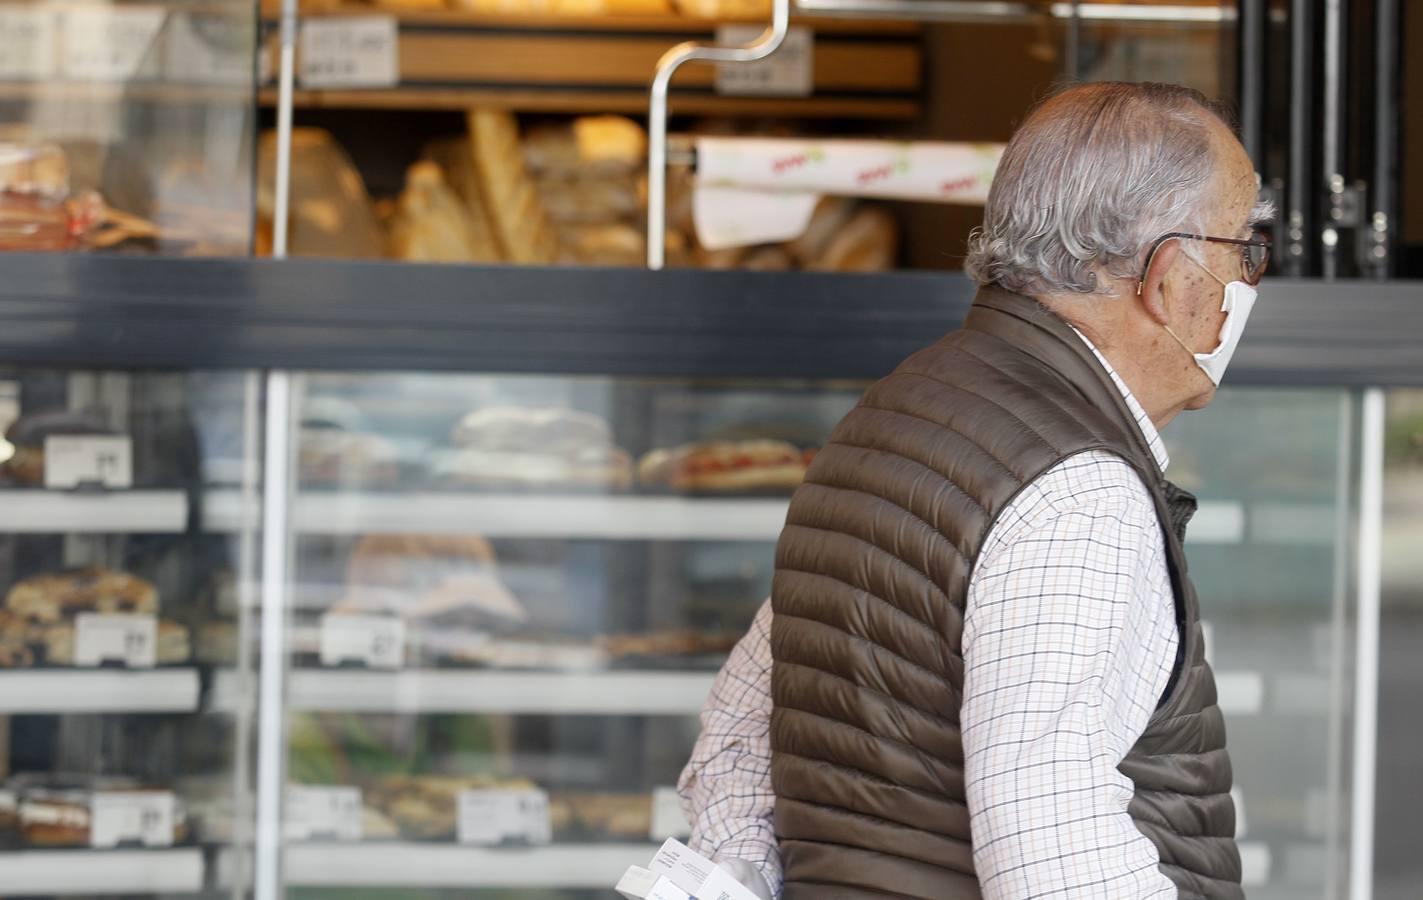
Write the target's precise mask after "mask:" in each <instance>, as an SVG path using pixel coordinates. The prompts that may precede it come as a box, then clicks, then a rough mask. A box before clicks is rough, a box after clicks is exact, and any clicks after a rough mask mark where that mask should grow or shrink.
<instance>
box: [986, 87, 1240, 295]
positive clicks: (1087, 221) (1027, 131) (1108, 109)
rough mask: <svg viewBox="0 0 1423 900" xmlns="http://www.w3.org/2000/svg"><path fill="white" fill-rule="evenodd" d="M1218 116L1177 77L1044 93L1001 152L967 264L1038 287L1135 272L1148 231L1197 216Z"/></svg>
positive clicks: (1023, 289)
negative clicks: (1173, 81) (1169, 80)
mask: <svg viewBox="0 0 1423 900" xmlns="http://www.w3.org/2000/svg"><path fill="white" fill-rule="evenodd" d="M1212 116H1214V117H1215V118H1217V119H1220V120H1221V121H1222V122H1224V121H1226V116H1225V115H1224V113H1223V112H1222V111H1221V110H1220V109H1219V108H1218V107H1216V106H1215V105H1213V104H1212V103H1211V102H1210V101H1209V100H1207V99H1206V98H1205V96H1204V95H1202V94H1201V93H1200V92H1198V91H1194V90H1191V89H1189V88H1183V87H1177V86H1175V85H1165V84H1127V83H1120V82H1101V83H1096V84H1084V85H1077V86H1075V87H1070V88H1067V89H1066V90H1064V91H1062V92H1060V93H1058V94H1056V95H1055V96H1053V97H1051V98H1049V99H1048V100H1047V101H1046V102H1044V103H1043V104H1042V105H1041V106H1039V107H1038V108H1037V109H1036V110H1035V111H1034V112H1033V113H1032V114H1031V115H1030V116H1029V117H1028V119H1027V121H1026V122H1025V123H1023V126H1022V127H1021V128H1019V129H1018V131H1017V133H1016V134H1014V135H1013V139H1012V140H1011V141H1009V143H1008V147H1007V149H1006V150H1004V152H1003V159H1002V161H1001V162H1000V163H999V164H998V171H997V173H996V174H995V175H994V177H993V186H992V188H991V189H990V190H989V192H988V203H987V205H986V207H985V208H984V214H983V225H982V226H981V227H980V228H977V229H975V230H974V232H973V234H972V235H971V236H970V237H969V251H968V258H967V259H966V260H965V263H964V269H965V270H966V271H967V272H968V273H969V275H971V276H972V277H973V278H974V279H975V280H977V281H978V282H979V283H980V284H997V285H999V286H1001V287H1004V288H1007V289H1008V290H1011V291H1017V292H1019V293H1023V294H1031V295H1038V296H1043V295H1050V294H1066V293H1079V294H1087V293H1095V292H1099V291H1105V290H1107V289H1108V286H1107V285H1105V284H1102V283H1101V281H1100V280H1099V277H1100V276H1101V275H1104V274H1105V275H1106V276H1108V277H1109V278H1132V279H1135V278H1136V277H1137V276H1138V275H1139V274H1140V267H1141V266H1142V265H1143V264H1144V262H1145V259H1144V257H1145V255H1146V252H1147V250H1148V248H1149V247H1150V245H1151V243H1152V241H1154V240H1155V239H1156V238H1158V237H1160V236H1161V235H1162V234H1165V233H1166V232H1168V231H1181V230H1198V229H1199V228H1200V225H1199V224H1198V223H1199V220H1200V219H1201V217H1202V213H1203V204H1204V203H1205V202H1207V200H1208V194H1209V192H1208V191H1207V190H1206V188H1207V186H1208V184H1209V183H1210V180H1211V175H1212V174H1213V172H1214V170H1215V162H1216V161H1215V158H1214V153H1212V152H1211V147H1210V132H1209V127H1208V126H1209V121H1210V117H1212Z"/></svg>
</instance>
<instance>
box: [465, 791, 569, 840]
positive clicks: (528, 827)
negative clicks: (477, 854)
mask: <svg viewBox="0 0 1423 900" xmlns="http://www.w3.org/2000/svg"><path fill="white" fill-rule="evenodd" d="M551 840H553V826H552V824H551V823H550V821H549V815H548V794H547V793H545V792H544V791H540V790H532V789H526V790H470V791H460V795H459V841H460V843H462V844H482V845H486V846H488V845H491V844H502V843H504V842H505V841H523V842H527V843H530V844H547V843H549V842H550V841H551Z"/></svg>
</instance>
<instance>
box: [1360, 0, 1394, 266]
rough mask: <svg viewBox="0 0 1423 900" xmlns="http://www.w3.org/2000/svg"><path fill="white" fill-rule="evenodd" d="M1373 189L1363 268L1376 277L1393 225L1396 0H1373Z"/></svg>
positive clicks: (1387, 263)
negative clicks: (1371, 211)
mask: <svg viewBox="0 0 1423 900" xmlns="http://www.w3.org/2000/svg"><path fill="white" fill-rule="evenodd" d="M1374 17H1375V18H1374V190H1373V197H1374V203H1373V214H1372V215H1371V216H1370V217H1369V240H1368V242H1367V247H1368V259H1367V260H1366V264H1365V268H1366V269H1367V270H1368V271H1370V272H1372V273H1373V276H1374V277H1375V278H1378V279H1386V278H1388V276H1389V269H1390V256H1391V255H1392V254H1391V249H1392V248H1391V247H1390V246H1389V230H1390V228H1391V227H1392V225H1393V210H1394V207H1395V204H1394V197H1393V191H1394V172H1393V168H1394V158H1395V156H1396V154H1397V146H1396V141H1397V140H1398V94H1397V90H1396V79H1397V69H1398V65H1399V54H1398V46H1399V40H1398V33H1399V29H1400V27H1401V26H1402V22H1401V20H1400V16H1399V14H1398V0H1376V2H1375V6H1374Z"/></svg>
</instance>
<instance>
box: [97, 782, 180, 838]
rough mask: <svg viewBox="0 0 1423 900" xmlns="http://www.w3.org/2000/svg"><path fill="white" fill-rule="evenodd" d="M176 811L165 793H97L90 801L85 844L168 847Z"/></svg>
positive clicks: (174, 802)
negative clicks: (90, 816) (89, 816)
mask: <svg viewBox="0 0 1423 900" xmlns="http://www.w3.org/2000/svg"><path fill="white" fill-rule="evenodd" d="M176 808H177V801H176V800H175V799H174V797H173V795H172V794H171V793H168V792H167V791H100V792H99V793H96V794H94V796H93V800H92V807H91V815H92V819H91V821H90V827H89V843H90V844H92V845H93V846H95V847H117V846H119V845H120V844H142V845H143V846H145V847H171V846H172V845H173V820H174V817H175V810H176Z"/></svg>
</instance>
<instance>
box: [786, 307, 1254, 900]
mask: <svg viewBox="0 0 1423 900" xmlns="http://www.w3.org/2000/svg"><path fill="white" fill-rule="evenodd" d="M1093 451H1105V452H1107V453H1109V454H1111V455H1114V456H1116V457H1119V458H1121V459H1123V460H1125V461H1127V462H1128V463H1130V464H1131V465H1132V467H1133V468H1134V469H1135V470H1136V471H1137V472H1138V473H1139V474H1140V477H1141V479H1142V483H1143V484H1144V485H1146V487H1147V489H1148V491H1150V492H1151V493H1152V495H1153V499H1154V501H1155V502H1156V505H1157V507H1158V510H1157V511H1158V513H1159V514H1160V515H1161V518H1162V519H1163V520H1165V519H1167V518H1168V516H1167V514H1166V511H1167V501H1166V498H1165V496H1164V495H1163V494H1162V490H1163V486H1162V485H1161V484H1160V474H1159V471H1158V469H1157V465H1156V462H1155V460H1154V459H1153V457H1152V455H1151V453H1150V450H1149V448H1148V447H1147V446H1146V442H1145V439H1144V437H1143V436H1142V434H1141V432H1140V430H1139V429H1138V428H1137V425H1136V423H1135V422H1134V421H1133V419H1132V417H1131V416H1130V414H1129V413H1128V411H1127V408H1126V406H1125V404H1124V403H1123V401H1122V398H1121V396H1120V395H1119V394H1117V393H1116V392H1115V390H1114V389H1113V387H1112V385H1111V381H1110V378H1109V376H1108V374H1107V372H1106V371H1105V369H1103V368H1102V367H1101V366H1100V365H1099V364H1097V363H1096V361H1095V360H1094V359H1093V357H1092V354H1091V352H1090V351H1089V350H1088V348H1087V347H1086V345H1085V344H1083V343H1082V342H1081V341H1080V339H1079V338H1077V336H1075V335H1074V334H1073V333H1072V331H1071V330H1070V328H1068V326H1067V325H1066V323H1063V322H1061V321H1060V320H1058V319H1057V318H1056V317H1055V316H1052V315H1051V314H1050V313H1048V312H1047V311H1046V310H1045V309H1043V308H1042V307H1040V306H1038V304H1036V303H1035V302H1033V301H1031V300H1029V299H1027V298H1023V297H1019V296H1017V295H1012V294H1008V293H1006V292H1001V291H986V292H985V295H984V296H981V297H980V302H979V305H978V306H976V307H975V312H974V314H973V315H972V316H971V318H970V325H969V328H968V329H967V330H966V331H964V332H960V333H957V334H955V335H953V336H950V337H949V338H947V339H946V340H945V341H943V342H940V343H939V344H937V345H935V346H934V347H932V348H930V349H929V350H926V351H924V352H922V353H920V354H917V355H916V356H915V357H912V358H911V359H910V360H908V361H907V362H906V363H905V364H904V365H903V366H901V367H900V369H898V370H897V371H896V372H895V373H894V374H893V375H891V376H889V377H888V378H886V379H885V380H884V381H882V382H880V383H879V384H877V385H876V386H875V387H873V388H871V390H870V391H869V392H868V393H867V394H866V396H865V399H864V401H863V402H862V404H861V405H860V407H858V408H857V409H856V410H855V411H854V412H852V413H851V414H850V415H849V416H847V417H846V419H845V420H844V422H842V423H841V425H840V426H839V427H838V428H837V429H836V432H835V434H834V435H833V436H832V438H831V441H830V444H829V445H828V447H827V448H826V450H825V451H823V452H822V454H821V455H820V456H819V457H817V461H816V463H815V465H814V466H813V467H812V470H811V472H810V475H809V477H808V479H807V484H806V485H805V486H804V487H802V488H801V489H800V491H798V492H797V494H796V497H795V499H794V500H793V501H792V504H791V510H790V514H789V516H788V519H787V527H786V530H785V531H784V532H783V535H782V538H781V543H780V545H779V546H778V550H777V574H776V579H775V582H774V587H773V594H772V602H773V607H774V610H775V618H774V626H773V636H772V648H773V652H774V656H775V667H774V696H775V713H774V717H773V721H772V729H771V738H772V747H773V777H774V784H775V789H776V794H777V806H776V829H777V836H778V838H779V840H780V847H781V854H782V857H783V860H784V864H785V873H786V887H785V896H786V897H787V898H788V900H795V898H798V897H807V898H809V897H817V898H823V897H842V898H856V897H865V898H869V897H878V896H896V895H898V896H908V897H923V898H943V897H977V896H978V895H979V887H978V875H977V872H976V870H975V868H974V864H973V858H974V852H975V847H974V845H973V842H972V839H971V835H970V829H969V812H968V810H969V807H968V802H967V801H968V796H967V793H966V790H965V776H964V753H963V744H962V742H963V735H962V734H961V732H960V728H959V725H960V712H961V707H962V703H963V700H964V691H965V684H964V673H965V662H964V658H963V647H962V635H963V628H964V613H965V609H966V600H967V596H968V592H969V584H970V580H971V579H972V577H973V576H974V567H975V563H976V561H977V559H978V556H979V552H980V550H981V549H982V543H983V540H984V538H985V537H986V536H987V535H988V534H989V532H990V530H991V529H992V528H993V526H994V525H995V523H996V521H997V518H998V515H999V514H1000V513H1001V512H1002V511H1003V510H1004V509H1005V507H1007V506H1008V504H1009V503H1010V502H1011V501H1012V500H1013V499H1014V498H1015V497H1017V496H1018V495H1019V493H1020V492H1021V491H1022V490H1023V489H1024V487H1025V486H1027V485H1031V484H1032V483H1033V482H1035V481H1036V480H1037V479H1038V478H1039V477H1040V476H1042V475H1043V473H1045V472H1047V471H1049V470H1050V469H1053V468H1054V467H1056V466H1058V465H1059V464H1061V463H1063V462H1064V460H1068V459H1071V458H1073V457H1076V456H1078V455H1080V454H1084V453H1089V452H1093ZM1166 546H1167V556H1168V570H1169V571H1170V572H1171V574H1172V577H1173V581H1175V582H1176V584H1175V587H1176V588H1177V591H1176V592H1177V594H1178V612H1179V615H1180V618H1181V620H1182V624H1183V625H1184V631H1183V634H1184V635H1185V637H1186V640H1185V646H1184V647H1183V658H1184V659H1185V660H1188V661H1190V662H1191V663H1192V664H1191V665H1188V666H1184V667H1181V668H1180V669H1179V670H1178V675H1179V676H1180V677H1178V678H1177V680H1176V682H1175V685H1174V687H1173V688H1172V689H1171V693H1170V695H1169V696H1168V697H1167V698H1166V699H1165V701H1164V702H1163V703H1162V704H1161V706H1160V708H1159V709H1157V710H1156V711H1155V715H1153V716H1152V717H1151V721H1150V723H1149V724H1148V725H1147V727H1146V729H1145V734H1144V735H1143V736H1142V738H1141V740H1140V741H1138V742H1137V746H1136V747H1135V748H1133V749H1131V751H1130V753H1129V754H1128V756H1127V761H1126V762H1124V763H1123V767H1124V768H1125V767H1126V766H1127V765H1128V764H1130V766H1131V769H1132V771H1133V773H1134V776H1135V781H1136V794H1135V797H1134V799H1133V801H1132V803H1133V817H1134V818H1135V819H1136V820H1137V827H1138V828H1140V829H1141V830H1142V831H1143V832H1145V833H1147V834H1148V835H1149V836H1150V837H1151V839H1152V841H1153V842H1155V843H1156V845H1157V847H1158V849H1159V850H1160V851H1161V858H1162V860H1163V871H1164V872H1165V873H1166V874H1167V875H1168V877H1170V878H1171V880H1172V881H1173V882H1175V883H1176V884H1177V885H1178V887H1181V888H1183V889H1189V892H1188V893H1187V894H1186V895H1187V896H1191V895H1199V896H1210V897H1230V896H1238V887H1236V888H1232V887H1231V885H1232V884H1238V882H1239V861H1238V858H1237V857H1236V856H1235V854H1234V849H1233V845H1232V844H1231V839H1232V835H1233V829H1234V816H1233V811H1232V807H1231V804H1230V799H1229V796H1228V791H1229V788H1230V769H1229V764H1228V760H1226V759H1225V758H1224V756H1223V755H1222V754H1221V753H1220V751H1221V748H1222V747H1223V743H1224V730H1223V727H1222V726H1221V724H1220V721H1221V720H1220V712H1219V710H1218V709H1216V708H1215V706H1214V689H1213V683H1212V682H1211V681H1210V673H1209V670H1208V669H1207V668H1205V666H1204V663H1203V661H1201V660H1200V656H1201V648H1200V641H1199V633H1198V628H1197V612H1196V609H1195V599H1194V595H1193V594H1192V593H1191V591H1190V589H1189V585H1188V584H1187V583H1186V582H1185V581H1184V561H1183V557H1182V555H1181V550H1180V542H1179V539H1178V538H1177V536H1176V535H1175V534H1170V535H1167V536H1166ZM1025 614H1027V615H1031V611H1028V612H1026V613H1025ZM1069 650H1070V648H1069ZM1162 754H1168V755H1169V756H1170V757H1171V759H1170V760H1163V759H1162ZM1178 867H1180V868H1178Z"/></svg>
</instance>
